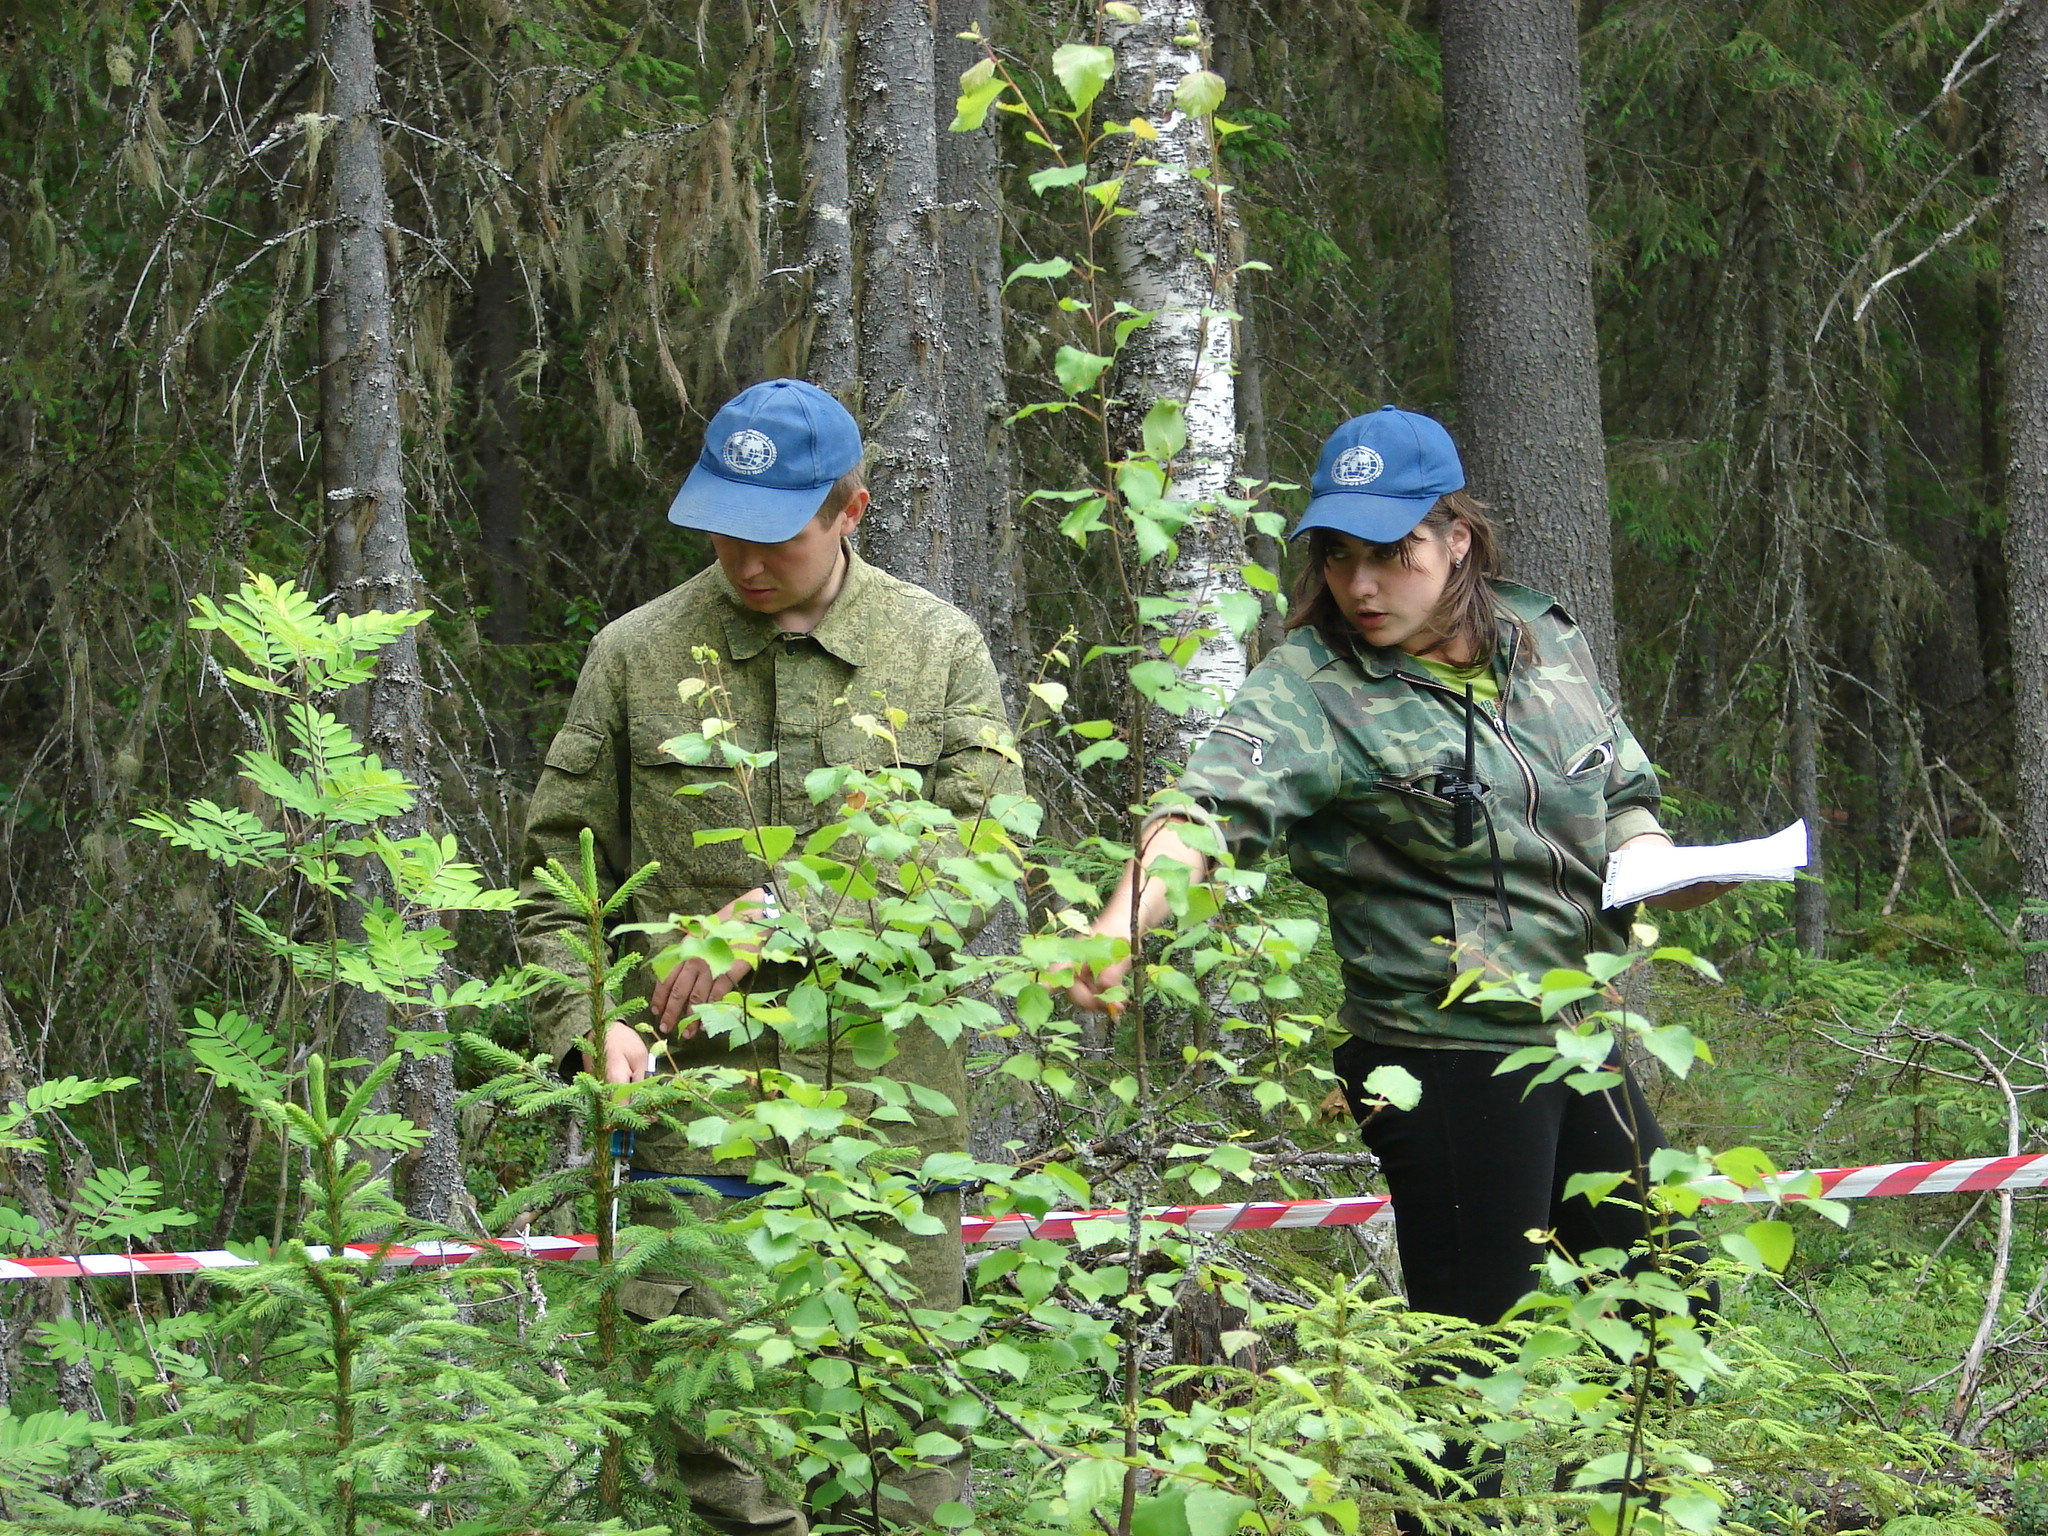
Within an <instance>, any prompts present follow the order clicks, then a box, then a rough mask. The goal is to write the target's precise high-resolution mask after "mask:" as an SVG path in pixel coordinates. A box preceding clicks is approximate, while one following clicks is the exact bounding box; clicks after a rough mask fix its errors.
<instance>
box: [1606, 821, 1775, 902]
mask: <svg viewBox="0 0 2048 1536" xmlns="http://www.w3.org/2000/svg"><path fill="white" fill-rule="evenodd" d="M1805 867H1806V823H1805V822H1804V821H1795V822H1793V823H1792V825H1791V826H1789V827H1787V828H1785V830H1784V831H1782V832H1773V833H1772V834H1771V835H1770V836H1769V837H1759V838H1754V839H1752V840H1751V841H1749V842H1746V843H1711V844H1709V845H1707V846H1706V847H1704V848H1662V847H1649V846H1644V847H1638V848H1624V849H1622V850H1620V851H1619V852H1616V853H1610V854H1609V855H1608V856H1607V886H1606V891H1605V894H1604V895H1603V896H1602V898H1601V899H1602V901H1603V902H1605V904H1606V905H1608V906H1610V907H1625V906H1628V905H1630V904H1631V903H1632V902H1638V901H1643V900H1646V899H1647V898H1649V897H1651V896H1662V895H1663V894H1664V893H1665V892H1666V891H1677V890H1683V889H1684V888H1685V887H1686V886H1688V885H1698V884H1700V883H1701V882H1703V881H1708V880H1712V881H1716V882H1719V883H1720V884H1724V885H1735V884H1739V883H1740V882H1742V881H1745V880H1790V879H1791V878H1792V875H1793V872H1794V871H1795V870H1800V869H1804V868H1805Z"/></svg>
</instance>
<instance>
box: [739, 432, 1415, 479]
mask: <svg viewBox="0 0 2048 1536" xmlns="http://www.w3.org/2000/svg"><path fill="white" fill-rule="evenodd" d="M721 457H722V458H723V459H724V460H725V467H726V468H727V469H729V470H731V471H732V472H733V473H734V474H736V475H758V474H760V473H761V471H762V470H764V469H767V468H768V467H769V466H770V465H772V464H773V463H774V462H775V439H774V438H772V437H770V436H769V435H768V434H767V433H766V432H756V431H755V430H754V429H753V428H752V427H749V428H747V429H746V430H745V431H743V432H735V433H733V435H732V436H731V437H728V438H727V439H726V440H725V451H724V452H723V454H722V455H721ZM1373 473H1374V474H1378V473H1379V471H1378V469H1374V471H1373Z"/></svg>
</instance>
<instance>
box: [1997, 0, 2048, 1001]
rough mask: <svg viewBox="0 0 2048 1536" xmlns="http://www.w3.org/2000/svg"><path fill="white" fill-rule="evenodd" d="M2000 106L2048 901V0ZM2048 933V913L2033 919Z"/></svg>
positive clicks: (2022, 792) (2027, 687) (2015, 534)
mask: <svg viewBox="0 0 2048 1536" xmlns="http://www.w3.org/2000/svg"><path fill="white" fill-rule="evenodd" d="M1999 116H2000V127H2001V133H2002V136H2003V140H2004V163H2005V168H2006V176H2007V178H2008V184H2009V185H2010V187H2011V189H2012V190H2011V193H2010V197H2011V203H2010V205H2009V206H2008V207H2007V208H2006V211H2005V262H2004V266H2005V379H2006V407H2005V420H2006V450H2005V452H2006V461H2005V465H2006V468H2005V489H2006V502H2005V505H2006V536H2005V558H2006V571H2007V580H2008V583H2009V585H2010V589H2011V594H2012V596H2011V603H2012V696H2013V760H2014V768H2015V773H2014V778H2015V780H2016V781H2017V798H2018V802H2019V804H2018V807H2017V819H2018V823H2019V824H2018V826H2017V827H2016V828H2015V834H2016V836H2017V838H2018V841H2019V844H2020V847H2019V849H2018V850H2017V851H2018V853H2019V858H2020V871H2021V882H2022V895H2023V896H2024V897H2026V898H2027V899H2029V900H2032V901H2036V902H2039V901H2043V900H2048V0H2026V3H2025V4H2023V5H2022V6H2021V7H2020V9H2019V13H2018V14H2017V15H2015V16H2014V17H2013V18H2012V20H2010V21H2009V22H2007V23H2006V30H2005V57H2004V58H2003V59H2002V60H2001V61H2000V65H1999ZM2025 933H2026V937H2027V938H2029V939H2030V940H2032V941H2034V942H2035V943H2037V944H2038V943H2041V942H2043V941H2048V918H2044V917H2042V916H2039V915H2036V916H2030V917H2028V918H2026V919H2025ZM2026 978H2027V990H2028V991H2029V992H2032V993H2034V994H2035V995H2037V996H2048V950H2037V951H2036V952H2034V953H2033V954H2030V955H2028V956H2027V959H2026Z"/></svg>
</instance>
